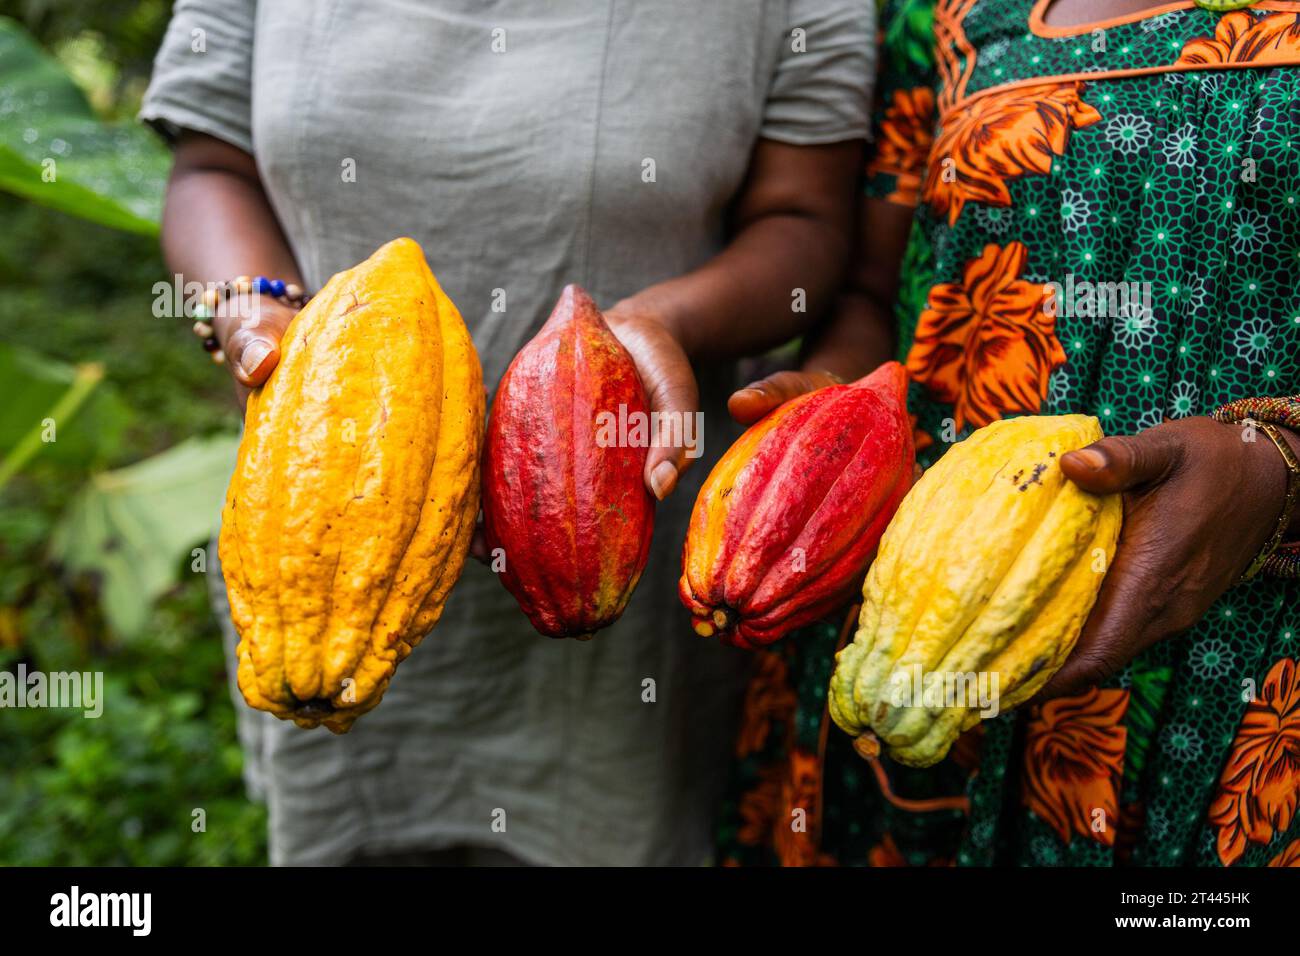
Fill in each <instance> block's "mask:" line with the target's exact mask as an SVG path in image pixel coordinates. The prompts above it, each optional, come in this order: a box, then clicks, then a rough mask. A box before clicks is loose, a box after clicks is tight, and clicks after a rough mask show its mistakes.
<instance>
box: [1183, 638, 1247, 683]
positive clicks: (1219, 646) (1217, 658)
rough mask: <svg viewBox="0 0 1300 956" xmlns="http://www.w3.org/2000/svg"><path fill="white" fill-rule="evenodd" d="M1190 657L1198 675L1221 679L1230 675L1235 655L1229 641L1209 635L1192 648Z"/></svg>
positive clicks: (1206, 678)
mask: <svg viewBox="0 0 1300 956" xmlns="http://www.w3.org/2000/svg"><path fill="white" fill-rule="evenodd" d="M1188 659H1189V660H1190V661H1191V664H1192V671H1193V672H1194V673H1195V674H1196V676H1197V677H1200V678H1202V679H1205V680H1220V679H1222V678H1224V677H1227V676H1228V673H1229V671H1230V670H1231V669H1232V662H1233V660H1234V659H1235V657H1234V655H1233V653H1232V650H1231V648H1230V647H1229V645H1228V642H1227V641H1223V640H1220V639H1219V638H1217V637H1209V638H1205V639H1203V640H1201V641H1199V642H1198V643H1197V644H1196V646H1194V647H1193V648H1192V652H1191V654H1189V655H1188Z"/></svg>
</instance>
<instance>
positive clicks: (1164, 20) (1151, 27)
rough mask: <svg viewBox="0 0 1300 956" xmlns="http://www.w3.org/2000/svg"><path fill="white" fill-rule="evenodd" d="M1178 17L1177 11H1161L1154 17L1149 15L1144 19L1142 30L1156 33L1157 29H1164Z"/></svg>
mask: <svg viewBox="0 0 1300 956" xmlns="http://www.w3.org/2000/svg"><path fill="white" fill-rule="evenodd" d="M1176 19H1178V14H1177V13H1160V14H1157V15H1156V16H1154V17H1147V18H1146V19H1145V20H1143V21H1142V32H1143V33H1154V32H1155V31H1156V30H1163V29H1164V28H1165V27H1167V26H1168V25H1169V24H1170V23H1172V22H1173V21H1174V20H1176Z"/></svg>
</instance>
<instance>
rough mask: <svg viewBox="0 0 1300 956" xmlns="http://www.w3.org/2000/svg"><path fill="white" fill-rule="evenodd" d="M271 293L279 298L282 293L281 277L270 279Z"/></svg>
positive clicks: (282, 281) (282, 283)
mask: <svg viewBox="0 0 1300 956" xmlns="http://www.w3.org/2000/svg"><path fill="white" fill-rule="evenodd" d="M271 295H273V296H275V297H276V298H277V299H278V298H280V296H282V295H284V280H283V279H272V280H271Z"/></svg>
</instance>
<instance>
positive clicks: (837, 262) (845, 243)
mask: <svg viewBox="0 0 1300 956" xmlns="http://www.w3.org/2000/svg"><path fill="white" fill-rule="evenodd" d="M861 153H862V150H861V144H860V143H856V142H846V143H834V144H830V145H827V146H790V145H787V144H783V143H776V142H772V141H769V140H760V141H759V143H758V145H757V146H756V147H755V148H754V153H753V155H752V157H751V158H750V168H749V173H748V176H747V178H746V182H745V186H744V188H742V190H741V191H740V193H739V195H738V196H737V197H736V200H735V203H734V208H733V210H732V216H731V228H732V237H731V239H730V241H729V242H728V243H727V245H726V247H725V248H724V249H723V250H722V251H721V252H719V253H718V254H717V255H716V256H715V257H714V258H713V259H711V260H710V261H709V262H707V263H705V264H704V265H703V266H701V267H700V268H698V269H696V270H694V271H692V272H690V273H687V274H686V275H683V276H680V277H675V278H672V279H669V280H667V281H665V282H661V283H659V284H657V285H654V286H651V287H649V288H647V289H645V290H644V291H642V292H639V293H637V294H636V295H634V296H631V297H630V298H628V299H624V300H623V301H622V302H620V303H618V304H617V305H616V306H615V307H614V309H613V310H611V311H613V312H614V313H615V314H616V315H624V316H626V315H640V316H643V317H646V316H648V317H652V318H653V319H654V320H655V321H656V322H658V323H660V324H661V325H663V326H664V327H665V328H666V329H667V330H668V332H669V333H671V334H672V336H673V337H674V338H675V339H676V340H677V342H678V343H679V344H680V345H681V346H682V348H683V349H684V350H685V351H686V353H687V355H688V356H690V357H691V358H692V359H704V360H708V359H729V358H737V357H740V356H743V355H753V354H757V353H760V352H764V351H766V350H767V349H770V348H772V347H773V346H776V345H779V344H781V343H782V342H785V341H788V340H789V339H791V338H793V337H795V336H798V335H801V334H803V333H804V332H805V331H807V329H808V328H810V327H811V325H812V324H813V322H814V321H815V320H816V319H817V318H818V317H819V316H820V315H822V314H824V313H825V312H826V311H827V310H828V309H829V308H830V306H831V305H832V304H833V301H834V296H835V293H836V292H837V291H838V289H839V286H840V283H841V282H842V281H843V278H844V273H845V267H846V265H847V260H848V254H849V249H850V248H851V246H852V242H853V221H854V213H855V200H854V184H855V182H856V178H857V170H858V169H859V167H860V165H861Z"/></svg>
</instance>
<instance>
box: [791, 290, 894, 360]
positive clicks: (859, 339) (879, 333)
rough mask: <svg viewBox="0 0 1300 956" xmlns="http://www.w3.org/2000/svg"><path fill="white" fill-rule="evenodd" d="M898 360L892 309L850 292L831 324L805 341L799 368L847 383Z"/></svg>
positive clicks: (843, 298) (840, 301) (838, 306)
mask: <svg viewBox="0 0 1300 956" xmlns="http://www.w3.org/2000/svg"><path fill="white" fill-rule="evenodd" d="M893 357H894V320H893V315H892V314H891V311H890V309H889V307H888V306H886V305H884V304H883V303H881V302H879V301H877V300H876V299H874V298H872V297H871V296H869V295H867V294H865V293H862V292H846V293H845V294H844V295H842V296H841V297H840V299H839V301H838V302H837V303H836V305H835V309H834V311H833V312H832V314H831V316H830V318H829V320H828V321H827V322H826V323H824V324H823V325H821V326H819V327H818V328H817V329H815V330H814V331H813V332H812V333H811V334H810V335H809V336H808V337H807V338H806V339H805V340H804V345H803V349H802V350H801V352H800V356H799V365H800V367H801V368H803V369H804V370H805V371H809V372H829V373H831V374H832V375H834V376H836V377H837V378H839V379H840V380H841V381H844V382H853V381H856V380H857V379H859V378H861V377H862V376H864V375H867V374H868V373H870V372H871V371H873V370H874V369H876V368H878V367H879V366H880V365H882V364H883V363H885V362H888V361H889V360H890V359H892V358H893Z"/></svg>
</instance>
